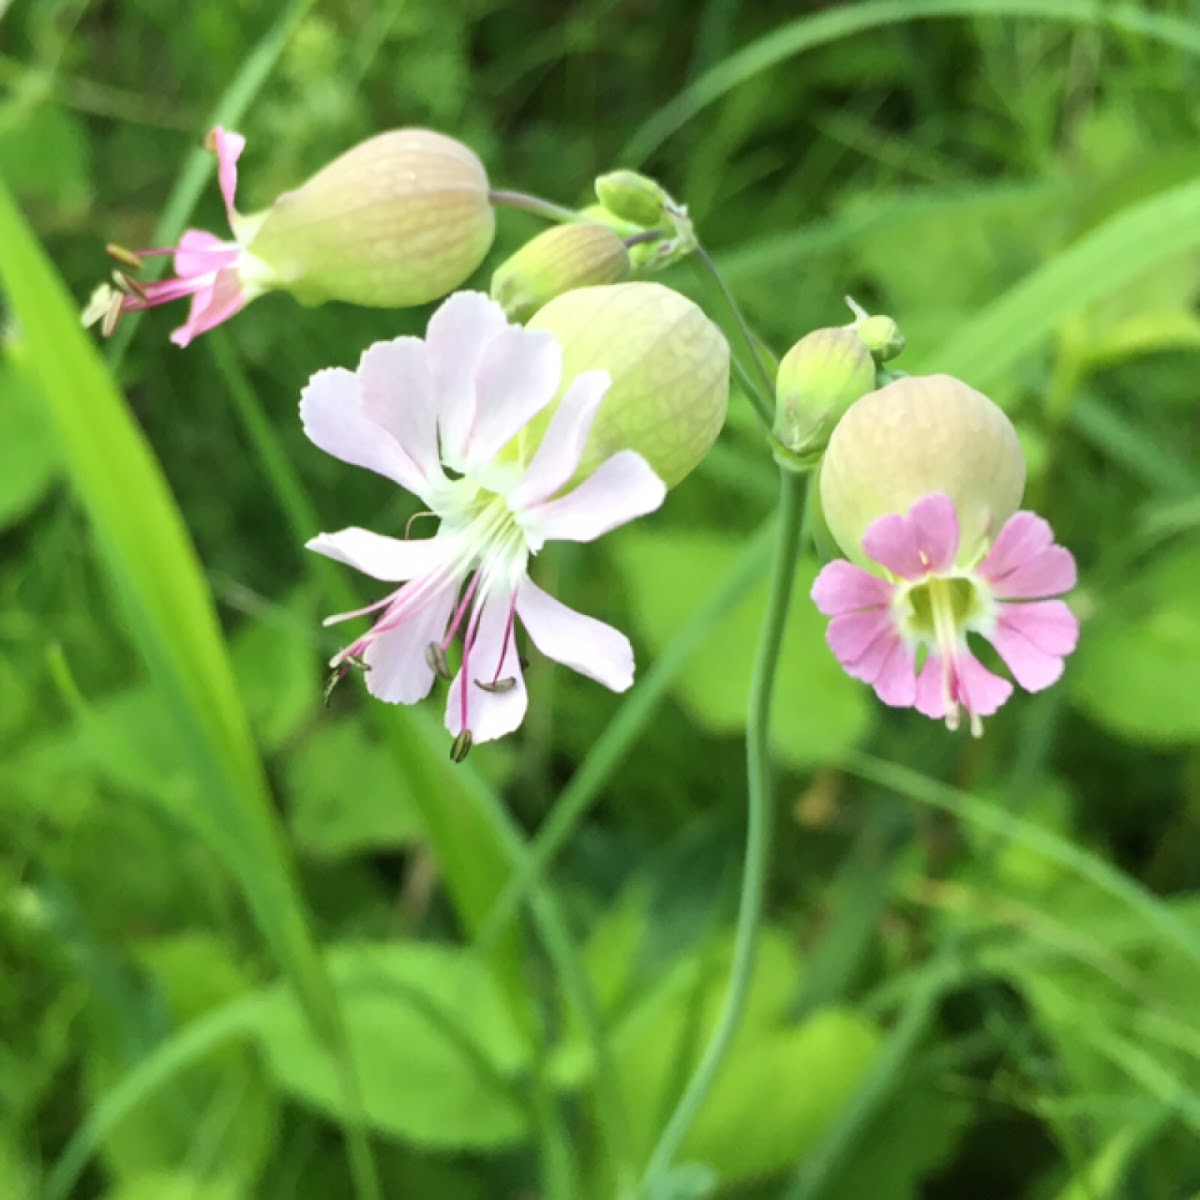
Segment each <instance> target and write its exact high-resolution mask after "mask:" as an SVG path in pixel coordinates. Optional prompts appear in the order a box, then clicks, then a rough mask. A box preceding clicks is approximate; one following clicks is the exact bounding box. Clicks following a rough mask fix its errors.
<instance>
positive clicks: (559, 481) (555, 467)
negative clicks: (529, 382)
mask: <svg viewBox="0 0 1200 1200" xmlns="http://www.w3.org/2000/svg"><path fill="white" fill-rule="evenodd" d="M608 389H609V377H608V372H607V371H584V372H583V373H582V374H580V375H578V376H576V378H575V379H574V381H573V382H572V383H571V386H570V387H569V388H568V389H567V391H566V394H565V395H564V396H563V398H562V400H560V401H559V405H558V408H557V409H556V410H555V412H554V416H553V417H551V418H550V424H549V426H548V427H547V429H546V432H545V435H544V436H543V437H542V441H541V445H539V446H538V448H537V452H536V453H535V454H534V456H533V460H532V461H531V462H530V464H529V466H528V467H527V468H526V470H525V474H524V476H523V477H522V478H521V482H520V483H518V484H517V486H516V487H515V488H513V490H512V491H511V492H510V493H509V495H508V502H509V504H511V505H512V506H513V508H514V509H522V508H527V507H529V506H530V505H531V504H536V503H538V502H539V501H542V500H546V499H548V498H549V497H550V496H553V495H554V493H555V492H557V491H558V489H559V488H561V487H562V486H563V484H565V483H566V482H567V480H568V479H570V478H571V476H572V475H574V474H575V469H576V467H578V466H579V460H580V459H581V458H582V457H583V450H584V447H585V446H586V445H587V440H588V434H590V433H591V431H592V422H593V421H594V420H595V417H596V412H597V410H598V409H599V407H600V402H601V401H602V400H603V399H604V397H605V396H606V395H607V394H608Z"/></svg>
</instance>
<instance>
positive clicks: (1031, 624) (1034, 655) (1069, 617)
mask: <svg viewBox="0 0 1200 1200" xmlns="http://www.w3.org/2000/svg"><path fill="white" fill-rule="evenodd" d="M1078 639H1079V622H1078V621H1077V620H1076V619H1075V614H1074V613H1072V612H1071V610H1070V609H1069V608H1068V607H1067V606H1066V605H1065V604H1064V603H1063V602H1062V601H1061V600H1042V601H1038V602H1035V603H1033V604H1002V605H1000V608H999V612H998V613H997V617H996V626H995V628H994V629H993V630H992V632H991V635H990V638H989V640H990V641H991V643H992V645H993V646H995V647H996V651H997V653H998V654H999V655H1000V657H1001V658H1002V659H1004V662H1005V664H1006V665H1007V666H1008V669H1009V670H1010V671H1011V672H1012V673H1013V678H1014V679H1016V681H1017V682H1018V683H1019V684H1020V685H1021V686H1022V687H1023V688H1024V689H1025V690H1026V691H1027V692H1040V691H1041V690H1042V689H1043V688H1047V687H1049V686H1050V685H1051V684H1052V683H1054V682H1055V681H1056V680H1057V679H1058V678H1059V677H1060V676H1061V675H1062V673H1063V656H1064V655H1067V654H1070V653H1071V651H1072V650H1074V649H1075V643H1076V642H1077V641H1078Z"/></svg>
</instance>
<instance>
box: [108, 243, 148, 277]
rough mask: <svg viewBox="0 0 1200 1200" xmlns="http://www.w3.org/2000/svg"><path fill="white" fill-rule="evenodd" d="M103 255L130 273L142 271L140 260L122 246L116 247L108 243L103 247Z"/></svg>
mask: <svg viewBox="0 0 1200 1200" xmlns="http://www.w3.org/2000/svg"><path fill="white" fill-rule="evenodd" d="M104 253H105V254H107V255H108V257H109V258H111V259H113V260H114V261H115V262H119V263H120V264H121V266H123V267H128V268H129V269H130V270H131V271H140V270H141V269H142V260H141V259H140V258H139V257H138V256H137V254H136V253H134V251H132V250H127V249H126V248H125V247H124V246H118V245H117V244H116V243H115V242H109V243H108V245H107V246H105V247H104Z"/></svg>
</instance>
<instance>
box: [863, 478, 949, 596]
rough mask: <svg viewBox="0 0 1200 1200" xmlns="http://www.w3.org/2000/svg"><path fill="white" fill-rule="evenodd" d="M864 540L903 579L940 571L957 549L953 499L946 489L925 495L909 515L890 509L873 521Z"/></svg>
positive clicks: (871, 553)
mask: <svg viewBox="0 0 1200 1200" xmlns="http://www.w3.org/2000/svg"><path fill="white" fill-rule="evenodd" d="M862 544H863V549H864V550H865V551H866V553H867V554H868V556H869V557H871V558H873V559H874V560H875V561H876V562H877V563H879V565H880V566H881V567H885V568H886V569H887V570H889V571H890V572H891V573H892V574H893V575H896V576H899V577H900V578H901V579H922V578H924V577H925V576H926V575H928V574H929V573H930V572H932V571H941V570H943V569H944V568H946V567H948V566H949V565H950V564H951V563H953V561H954V556H955V554H957V553H958V517H957V516H956V515H955V512H954V502H953V501H952V500H951V499H950V497H949V496H947V495H946V494H945V493H944V492H934V493H933V494H932V495H929V496H925V497H924V498H923V499H921V500H918V501H917V502H916V504H914V505H913V506H912V508H910V509H909V510H908V515H907V516H901V515H900V514H899V513H888V514H887V515H886V516H883V517H879V518H877V519H876V520H874V521H872V522H871V524H870V526H869V527H868V529H867V532H866V533H864V534H863V540H862Z"/></svg>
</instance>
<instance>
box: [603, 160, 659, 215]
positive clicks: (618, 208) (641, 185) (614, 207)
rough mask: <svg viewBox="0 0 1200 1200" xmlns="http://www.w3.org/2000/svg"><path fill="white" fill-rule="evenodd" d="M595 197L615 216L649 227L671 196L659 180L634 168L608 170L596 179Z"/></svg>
mask: <svg viewBox="0 0 1200 1200" xmlns="http://www.w3.org/2000/svg"><path fill="white" fill-rule="evenodd" d="M596 198H597V199H598V200H599V201H600V203H601V204H603V205H604V207H605V208H607V209H608V211H609V212H610V213H612V214H613V215H614V216H617V217H620V218H621V220H623V221H632V222H633V223H634V224H635V225H641V226H642V227H643V228H646V229H651V228H653V227H654V226H655V225H657V224H659V222H660V221H661V220H662V215H663V208H664V207H665V206H666V205H668V204H670V203H671V197H670V196H669V195H667V193H666V192H665V191H664V190H663V188H662V187H660V186H659V184H657V183H655V182H654V180H653V179H650V178H649V177H648V176H646V175H639V174H638V172H637V171H625V170H622V171H610V172H609V173H608V174H607V175H601V176H600V177H599V178H598V179H597V180H596Z"/></svg>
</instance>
